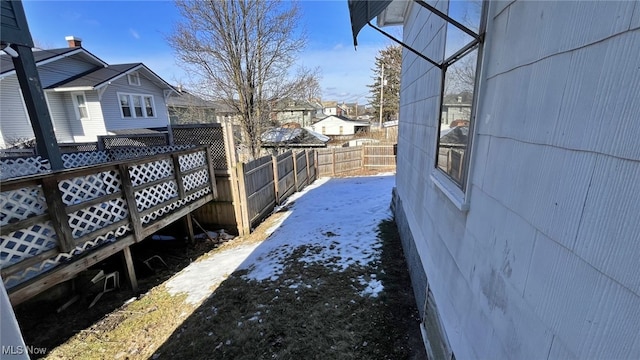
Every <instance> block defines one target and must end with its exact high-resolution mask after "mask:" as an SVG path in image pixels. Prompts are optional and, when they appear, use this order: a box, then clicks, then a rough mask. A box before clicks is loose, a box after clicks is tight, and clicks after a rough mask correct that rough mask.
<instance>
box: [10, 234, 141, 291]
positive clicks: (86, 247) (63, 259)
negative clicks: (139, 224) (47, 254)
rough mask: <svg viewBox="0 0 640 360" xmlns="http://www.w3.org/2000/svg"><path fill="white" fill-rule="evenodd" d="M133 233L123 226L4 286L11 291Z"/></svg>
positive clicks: (17, 274) (18, 274) (30, 268)
mask: <svg viewBox="0 0 640 360" xmlns="http://www.w3.org/2000/svg"><path fill="white" fill-rule="evenodd" d="M129 232H131V228H130V227H129V225H123V226H121V227H119V228H118V229H116V230H114V231H111V232H108V233H107V234H105V235H102V236H99V237H97V238H96V239H94V240H90V241H86V242H84V243H82V244H80V245H78V246H76V247H75V248H74V249H73V250H71V251H70V252H68V253H59V254H57V255H56V256H54V257H52V258H50V259H47V260H45V261H42V262H40V263H38V264H35V265H33V266H31V267H29V268H26V269H25V270H23V271H21V272H18V273H16V274H13V275H11V276H8V277H6V278H4V279H3V281H4V285H5V287H6V288H7V289H10V288H12V287H14V286H16V285H18V284H20V283H23V282H25V281H27V280H29V279H31V278H33V277H35V276H37V275H39V274H42V273H43V272H45V271H48V270H50V269H53V268H54V267H56V266H58V265H59V264H60V263H63V262H67V261H69V260H72V258H73V257H74V256H78V255H80V254H82V253H84V252H86V251H88V250H91V249H93V248H95V247H98V246H100V245H102V244H105V243H109V242H113V241H115V240H116V239H117V238H119V237H121V236H123V235H125V234H126V233H129Z"/></svg>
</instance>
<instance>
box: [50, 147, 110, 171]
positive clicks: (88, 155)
mask: <svg viewBox="0 0 640 360" xmlns="http://www.w3.org/2000/svg"><path fill="white" fill-rule="evenodd" d="M61 157H62V162H63V164H64V168H65V169H73V168H77V167H82V166H90V165H97V164H103V163H106V162H109V154H108V153H107V152H106V151H90V152H76V153H65V154H62V156H61Z"/></svg>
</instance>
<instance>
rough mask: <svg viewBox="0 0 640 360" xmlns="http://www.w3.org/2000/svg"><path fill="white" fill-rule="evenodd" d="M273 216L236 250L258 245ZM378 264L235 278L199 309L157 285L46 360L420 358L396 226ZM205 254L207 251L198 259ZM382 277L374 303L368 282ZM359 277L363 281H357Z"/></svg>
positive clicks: (294, 259) (306, 267)
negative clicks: (272, 277)
mask: <svg viewBox="0 0 640 360" xmlns="http://www.w3.org/2000/svg"><path fill="white" fill-rule="evenodd" d="M278 216H281V215H280V214H274V215H273V216H271V217H270V218H269V219H268V220H267V221H266V222H265V223H263V224H262V225H261V226H259V227H258V229H256V231H255V232H254V233H252V235H250V236H247V237H244V238H241V239H238V240H235V241H232V242H230V243H227V244H225V245H223V246H221V247H220V248H219V249H216V250H214V251H213V252H212V253H214V252H219V251H223V250H225V249H227V248H229V247H233V246H236V244H240V243H246V242H255V241H261V240H262V239H264V238H265V236H266V235H265V230H266V229H268V228H269V227H270V226H271V225H272V224H273V223H274V222H275V221H277V217H278ZM379 234H380V238H381V240H382V244H383V246H382V256H381V259H380V261H378V262H376V263H374V264H371V265H370V266H367V267H362V266H360V267H350V268H348V269H347V270H346V271H342V272H338V271H334V270H332V269H331V268H329V267H327V266H325V264H322V263H313V264H308V263H304V262H300V261H298V259H299V258H300V257H301V255H302V254H303V253H305V252H320V251H323V248H322V247H300V248H297V249H296V250H295V251H293V252H292V253H291V254H290V255H289V257H288V258H287V261H286V266H285V269H284V272H283V274H282V275H281V276H280V277H279V278H278V279H277V280H275V281H268V280H267V281H262V282H257V281H254V280H247V279H246V278H245V277H243V275H244V274H245V272H235V273H233V274H231V276H229V278H228V279H227V280H225V281H224V282H223V283H222V284H220V286H219V287H218V288H217V289H216V290H215V291H214V293H213V295H212V296H211V297H209V298H208V299H207V300H205V301H204V303H202V304H201V305H200V306H198V307H197V308H194V306H191V305H189V304H187V303H186V302H185V301H184V299H185V296H171V295H169V294H168V293H167V291H166V290H165V288H164V286H162V285H161V286H158V287H156V288H154V289H153V290H152V291H150V292H149V293H147V294H146V296H144V297H142V298H141V299H139V300H136V301H134V302H133V303H131V304H129V305H126V306H123V307H121V308H120V309H118V310H116V311H114V312H113V313H111V314H109V315H107V316H106V317H104V318H103V319H102V320H101V321H99V322H97V323H96V324H94V325H93V326H91V327H89V328H88V329H86V330H82V331H80V332H79V333H78V334H77V335H75V336H74V337H73V338H71V339H70V340H69V341H67V342H66V343H65V344H63V345H61V346H59V347H58V348H56V349H54V350H53V351H52V352H51V353H50V354H49V358H51V359H148V358H152V359H214V358H215V359H266V358H269V359H298V358H304V359H426V356H425V355H424V350H423V347H422V341H421V337H420V332H419V328H418V320H417V311H416V309H415V305H414V298H413V293H412V290H411V285H410V281H409V278H408V274H407V271H406V266H405V262H404V258H403V256H402V250H401V247H400V242H399V239H398V235H397V230H396V229H395V224H394V223H393V221H384V222H382V223H381V224H380V226H379ZM205 256H206V255H205ZM372 278H375V279H378V280H380V281H382V283H383V285H384V291H383V292H382V293H380V294H379V296H377V297H372V296H368V295H363V291H364V290H365V287H366V281H368V280H371V279H372ZM358 279H362V280H364V281H360V280H358Z"/></svg>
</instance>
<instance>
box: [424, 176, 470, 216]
mask: <svg viewBox="0 0 640 360" xmlns="http://www.w3.org/2000/svg"><path fill="white" fill-rule="evenodd" d="M429 178H430V179H431V181H432V182H433V183H434V184H435V185H436V187H437V188H438V189H440V191H442V193H443V194H444V195H445V196H446V197H448V198H449V200H451V202H452V203H453V205H455V207H456V208H458V210H460V211H463V212H467V211H469V196H468V194H467V195H465V193H463V192H462V189H460V187H458V185H457V184H456V183H454V182H453V181H452V180H451V179H450V178H449V177H448V176H447V175H445V174H444V173H443V172H442V170H440V169H433V171H432V172H431V175H430V176H429Z"/></svg>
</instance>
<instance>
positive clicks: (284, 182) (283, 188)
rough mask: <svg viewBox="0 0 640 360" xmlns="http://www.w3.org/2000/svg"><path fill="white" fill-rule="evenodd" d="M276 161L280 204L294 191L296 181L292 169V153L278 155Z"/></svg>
mask: <svg viewBox="0 0 640 360" xmlns="http://www.w3.org/2000/svg"><path fill="white" fill-rule="evenodd" d="M276 159H277V161H278V177H279V178H278V191H279V196H278V198H279V200H280V202H282V201H284V200H285V199H286V198H288V197H289V196H290V195H291V194H293V193H294V192H295V191H296V189H295V186H296V179H295V175H294V168H293V152H291V151H287V152H285V153H283V154H280V155H278V157H277V158H276Z"/></svg>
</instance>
